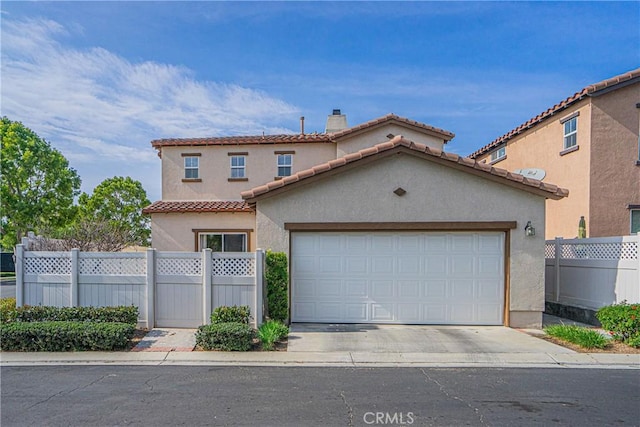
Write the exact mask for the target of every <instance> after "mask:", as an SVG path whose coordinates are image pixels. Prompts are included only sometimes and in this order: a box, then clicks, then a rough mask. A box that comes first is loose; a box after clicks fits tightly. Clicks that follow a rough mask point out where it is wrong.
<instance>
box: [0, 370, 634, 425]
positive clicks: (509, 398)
mask: <svg viewBox="0 0 640 427" xmlns="http://www.w3.org/2000/svg"><path fill="white" fill-rule="evenodd" d="M1 375H2V379H1V380H2V400H1V411H2V414H1V418H0V421H1V424H2V426H3V427H10V426H28V425H36V426H48V425H51V426H115V425H119V426H124V425H136V426H178V425H188V426H217V425H239V426H349V425H355V426H367V425H415V426H422V425H436V426H460V425H472V426H475V425H479V426H485V425H487V426H529V425H545V426H546V425H570V426H573V425H575V426H605V425H621V426H622V425H624V426H627V425H638V424H639V423H640V405H639V402H638V396H639V395H640V371H638V370H595V369H486V368H484V369H475V368H474V369H421V368H377V369H373V368H371V369H354V368H303V367H278V368H276V367H274V368H249V367H204V366H195V367H179V366H155V367H148V366H77V365H75V366H52V367H42V366H38V367H4V368H2V370H1Z"/></svg>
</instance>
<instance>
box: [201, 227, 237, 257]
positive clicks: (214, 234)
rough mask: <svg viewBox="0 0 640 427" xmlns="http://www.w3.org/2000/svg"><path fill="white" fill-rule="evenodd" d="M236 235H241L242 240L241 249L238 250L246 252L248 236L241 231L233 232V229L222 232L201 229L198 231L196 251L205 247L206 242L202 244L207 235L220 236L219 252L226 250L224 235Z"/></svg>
mask: <svg viewBox="0 0 640 427" xmlns="http://www.w3.org/2000/svg"><path fill="white" fill-rule="evenodd" d="M231 235H233V236H238V235H241V236H243V241H242V251H240V252H247V245H248V239H249V236H248V234H247V233H243V232H234V231H230V232H224V231H202V232H199V233H198V251H202V250H203V249H205V248H206V244H203V243H205V242H206V240H204V239H206V237H207V236H221V245H222V250H221V251H219V252H226V251H225V249H224V247H225V236H231Z"/></svg>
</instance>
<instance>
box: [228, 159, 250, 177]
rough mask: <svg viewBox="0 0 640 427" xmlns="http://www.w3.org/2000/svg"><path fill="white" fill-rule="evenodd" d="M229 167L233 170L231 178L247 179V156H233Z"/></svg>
mask: <svg viewBox="0 0 640 427" xmlns="http://www.w3.org/2000/svg"><path fill="white" fill-rule="evenodd" d="M236 161H237V162H236ZM234 163H237V164H234ZM229 166H230V168H231V170H230V172H229V173H230V177H231V178H246V177H247V156H231V157H230V158H229Z"/></svg>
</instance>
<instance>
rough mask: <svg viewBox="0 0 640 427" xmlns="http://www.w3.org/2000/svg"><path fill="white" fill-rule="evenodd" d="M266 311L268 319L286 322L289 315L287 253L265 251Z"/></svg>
mask: <svg viewBox="0 0 640 427" xmlns="http://www.w3.org/2000/svg"><path fill="white" fill-rule="evenodd" d="M265 261H266V262H265V264H266V266H265V279H266V281H267V313H268V315H269V318H270V319H273V320H279V321H281V322H286V321H287V318H288V317H289V303H288V300H289V272H288V267H287V254H285V253H284V252H271V251H267V254H266V260H265Z"/></svg>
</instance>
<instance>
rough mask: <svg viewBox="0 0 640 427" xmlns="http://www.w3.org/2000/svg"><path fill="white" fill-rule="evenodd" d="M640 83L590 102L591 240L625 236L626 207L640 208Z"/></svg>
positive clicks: (626, 223)
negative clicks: (639, 106) (638, 206)
mask: <svg viewBox="0 0 640 427" xmlns="http://www.w3.org/2000/svg"><path fill="white" fill-rule="evenodd" d="M638 102H640V83H636V84H634V85H631V86H627V87H624V88H621V89H618V90H616V91H613V92H609V93H606V94H604V95H601V96H597V97H593V98H592V103H593V107H592V119H591V139H592V141H593V143H592V148H591V177H590V180H589V181H590V183H591V201H590V203H591V206H590V209H589V210H590V213H591V218H590V219H591V220H590V221H589V222H590V225H591V227H590V228H591V229H590V230H589V235H590V236H592V237H601V236H621V235H628V234H629V233H630V231H631V229H630V212H629V210H628V209H627V208H628V206H629V205H630V204H631V205H638V204H640V166H638V165H637V164H636V162H637V161H638V126H639V125H638V120H639V119H638V117H639V113H640V109H638V108H636V103H638Z"/></svg>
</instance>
